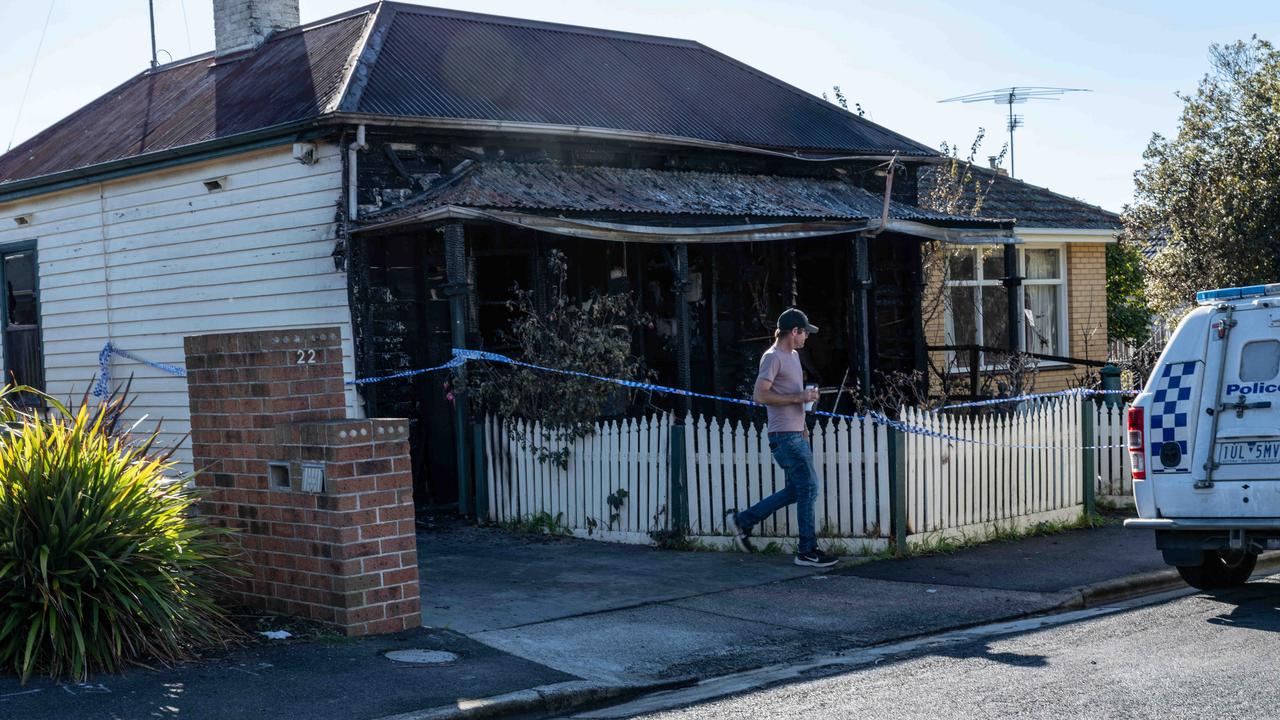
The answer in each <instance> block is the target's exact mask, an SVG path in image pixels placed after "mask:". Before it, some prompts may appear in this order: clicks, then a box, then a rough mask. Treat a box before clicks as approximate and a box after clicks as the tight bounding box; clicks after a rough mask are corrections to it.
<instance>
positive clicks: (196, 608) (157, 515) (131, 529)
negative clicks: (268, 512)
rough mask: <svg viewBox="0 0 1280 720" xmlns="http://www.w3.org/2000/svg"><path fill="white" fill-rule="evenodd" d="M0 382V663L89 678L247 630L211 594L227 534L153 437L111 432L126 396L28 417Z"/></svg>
mask: <svg viewBox="0 0 1280 720" xmlns="http://www.w3.org/2000/svg"><path fill="white" fill-rule="evenodd" d="M11 392H13V391H10V390H6V391H4V392H0V419H5V420H6V421H7V422H8V424H7V425H6V426H5V428H4V429H3V430H0V667H8V668H11V669H12V670H13V671H14V672H16V673H18V675H19V676H20V677H21V679H22V681H23V682H24V683H25V682H26V681H27V679H28V678H30V677H31V675H32V674H35V673H40V674H48V675H51V676H54V677H72V678H76V679H83V678H85V677H87V676H88V674H89V673H91V672H94V671H116V670H119V669H120V668H121V667H122V666H124V665H125V664H127V663H135V662H136V663H146V662H160V663H166V664H171V663H176V662H181V661H184V660H187V659H190V658H192V657H194V656H195V655H196V654H197V653H198V651H199V650H200V649H202V648H205V647H208V646H210V645H215V646H216V645H225V644H227V643H228V642H231V641H233V640H234V639H235V638H236V637H237V635H238V633H239V631H238V630H237V629H236V627H235V626H234V625H233V624H232V623H231V622H230V621H229V620H228V619H227V616H226V615H225V613H224V612H223V611H222V610H221V609H220V608H219V606H218V604H217V603H216V601H215V596H216V593H217V590H218V587H219V585H220V583H221V582H222V581H224V580H225V579H226V578H227V577H228V575H227V572H228V567H229V566H228V564H227V561H228V555H227V550H226V549H225V548H226V545H225V544H223V543H220V542H219V541H218V535H219V533H221V532H222V531H220V530H217V529H214V528H210V527H207V526H205V525H204V524H202V523H201V522H199V520H197V519H195V518H194V517H193V514H192V513H191V512H190V510H191V506H192V504H193V503H194V501H195V496H194V493H193V491H192V490H190V489H189V488H187V487H185V486H184V485H183V483H181V482H175V481H173V480H171V479H170V478H171V475H172V473H171V470H172V462H171V461H170V460H169V459H168V457H169V456H168V454H165V453H155V452H153V446H154V443H155V440H156V436H155V435H154V434H152V435H151V436H149V437H144V438H141V439H138V440H135V441H130V440H129V438H128V437H127V436H124V435H121V434H120V433H117V432H113V431H112V428H111V427H110V426H111V424H112V423H113V419H114V418H115V417H116V415H118V412H116V411H118V409H119V408H118V407H116V406H117V405H118V401H112V402H106V403H102V404H100V405H98V406H96V407H90V406H89V405H87V404H85V405H82V406H80V407H79V408H78V409H77V410H74V411H70V410H67V409H66V408H65V406H61V405H59V404H57V403H56V402H51V404H52V405H53V406H54V409H53V410H51V411H49V412H48V413H38V412H29V413H23V412H20V411H17V410H15V409H14V408H13V406H12V404H10V403H7V402H5V399H6V398H7V397H9V396H10V395H8V394H7V393H11Z"/></svg>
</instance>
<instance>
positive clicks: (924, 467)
mask: <svg viewBox="0 0 1280 720" xmlns="http://www.w3.org/2000/svg"><path fill="white" fill-rule="evenodd" d="M901 419H902V422H904V423H907V424H910V425H914V426H917V427H921V428H926V429H928V430H930V431H932V432H935V433H940V434H942V435H946V436H949V437H948V438H942V437H932V436H929V435H922V434H914V433H908V434H905V435H904V438H905V443H906V447H905V452H904V455H905V464H906V467H905V474H906V485H907V487H906V496H907V532H908V534H909V535H938V534H941V535H969V534H981V533H983V532H985V531H987V530H990V529H993V528H995V527H997V526H1009V525H1017V526H1021V525H1026V524H1031V523H1034V522H1038V521H1041V520H1052V519H1064V520H1065V519H1069V518H1071V517H1074V516H1076V515H1077V514H1078V513H1079V512H1080V510H1081V509H1082V508H1083V503H1084V486H1083V468H1082V467H1081V463H1082V461H1083V457H1082V455H1083V453H1082V450H1081V447H1082V446H1083V445H1084V443H1083V442H1082V437H1081V435H1082V428H1081V424H1080V423H1081V404H1080V401H1079V400H1077V399H1074V398H1053V399H1047V400H1043V401H1037V402H1033V403H1027V404H1026V405H1025V406H1023V407H1022V408H1020V409H1019V410H1018V411H1017V412H1014V413H1009V414H990V415H978V416H967V415H946V414H941V413H935V412H928V411H921V410H917V409H914V408H903V409H902V414H901ZM950 438H958V439H950Z"/></svg>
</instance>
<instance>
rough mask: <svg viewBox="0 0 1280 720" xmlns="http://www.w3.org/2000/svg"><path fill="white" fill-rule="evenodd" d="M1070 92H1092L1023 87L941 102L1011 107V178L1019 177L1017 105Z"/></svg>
mask: <svg viewBox="0 0 1280 720" xmlns="http://www.w3.org/2000/svg"><path fill="white" fill-rule="evenodd" d="M1070 92H1092V91H1091V90H1086V89H1085V88H1064V87H1039V86H1022V87H1007V88H1000V89H999V90H984V91H982V92H976V93H972V94H970V95H961V96H959V97H953V98H947V99H946V100H939V101H938V102H940V103H948V102H962V103H976V102H987V101H990V102H994V103H995V104H997V105H1008V106H1009V121H1008V128H1009V176H1010V177H1017V174H1016V173H1015V171H1014V162H1013V159H1014V156H1013V131H1014V130H1017V129H1018V128H1020V127H1022V125H1023V123H1022V119H1023V118H1022V116H1021V115H1014V114H1013V106H1014V105H1015V104H1019V103H1024V102H1027V101H1028V100H1057V99H1058V97H1057V96H1059V95H1065V94H1067V93H1070Z"/></svg>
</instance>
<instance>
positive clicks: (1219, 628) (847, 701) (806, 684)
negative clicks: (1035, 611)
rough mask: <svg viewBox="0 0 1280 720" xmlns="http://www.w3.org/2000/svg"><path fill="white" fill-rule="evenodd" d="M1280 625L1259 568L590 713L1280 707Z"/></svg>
mask: <svg viewBox="0 0 1280 720" xmlns="http://www.w3.org/2000/svg"><path fill="white" fill-rule="evenodd" d="M1278 631H1280V576H1272V577H1269V578H1265V579H1260V578H1255V579H1254V581H1253V582H1251V583H1250V584H1248V585H1246V586H1245V587H1243V588H1239V589H1236V590H1231V591H1222V592H1217V593H1213V594H1209V593H1198V594H1191V593H1190V592H1181V591H1179V592H1176V593H1172V594H1170V595H1166V596H1162V597H1160V598H1153V599H1145V600H1138V601H1134V602H1132V603H1129V604H1128V605H1125V606H1119V609H1116V608H1102V609H1096V610H1088V611H1082V612H1079V613H1071V614H1066V615H1063V616H1058V617H1056V618H1046V619H1041V620H1036V621H1023V622H1020V623H1006V624H1003V625H1000V626H988V627H986V628H975V629H972V630H969V631H963V632H958V633H949V634H946V635H942V636H935V637H934V638H931V639H926V640H918V641H913V642H911V643H903V644H900V645H898V646H893V647H888V648H879V649H875V650H866V651H862V652H861V653H860V654H854V655H849V656H843V657H838V658H834V659H828V660H827V661H823V660H817V661H815V662H813V663H809V664H807V665H803V666H791V667H782V666H779V667H776V668H769V669H764V670H761V671H757V672H755V673H744V674H742V675H740V676H737V677H736V678H725V679H722V680H720V681H718V685H717V683H716V682H712V683H705V684H704V686H703V687H701V688H693V689H690V690H686V691H676V692H673V693H670V694H667V695H664V696H655V697H651V698H648V699H643V700H641V701H638V702H636V703H632V704H630V705H626V706H619V707H617V708H609V709H604V710H602V711H597V712H595V713H589V714H584V715H582V716H581V717H596V718H603V717H639V718H653V719H655V720H657V719H659V718H660V719H662V720H677V719H678V720H695V719H699V718H751V719H752V720H755V719H756V718H762V717H767V718H771V719H774V718H777V719H785V718H797V719H800V718H803V719H805V720H811V719H813V718H859V719H862V718H869V717H891V718H895V720H896V719H900V718H925V719H928V720H939V719H940V718H1162V719H1163V718H1183V717H1185V718H1205V717H1213V718H1215V720H1219V719H1222V718H1261V717H1276V716H1277V715H1280V710H1278V709H1277V707H1276V700H1275V698H1276V688H1277V687H1280V658H1278V657H1277V656H1278V655H1280V653H1277V648H1278V647H1280V645H1278V641H1280V635H1277V634H1276V633H1277V632H1278ZM725 692H730V693H732V694H730V695H728V696H724V697H720V698H719V699H704V700H702V701H700V702H694V701H696V700H697V696H698V695H703V696H708V697H711V696H715V695H717V694H720V695H723V694H724V693H725ZM691 702H692V703H693V704H690V703H691ZM668 708H669V709H668Z"/></svg>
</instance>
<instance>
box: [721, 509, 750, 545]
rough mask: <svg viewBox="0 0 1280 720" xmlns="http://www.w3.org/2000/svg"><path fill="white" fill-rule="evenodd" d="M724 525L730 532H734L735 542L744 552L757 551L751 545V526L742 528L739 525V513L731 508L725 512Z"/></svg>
mask: <svg viewBox="0 0 1280 720" xmlns="http://www.w3.org/2000/svg"><path fill="white" fill-rule="evenodd" d="M724 525H725V528H726V529H728V531H729V532H730V533H732V534H733V542H734V544H735V545H737V546H738V549H739V550H741V551H742V552H747V553H753V552H755V551H756V549H755V548H754V547H752V545H751V528H747V529H745V530H744V529H742V527H741V526H739V525H738V513H736V512H734V511H732V510H730V511H729V512H727V513H725V516H724Z"/></svg>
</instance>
